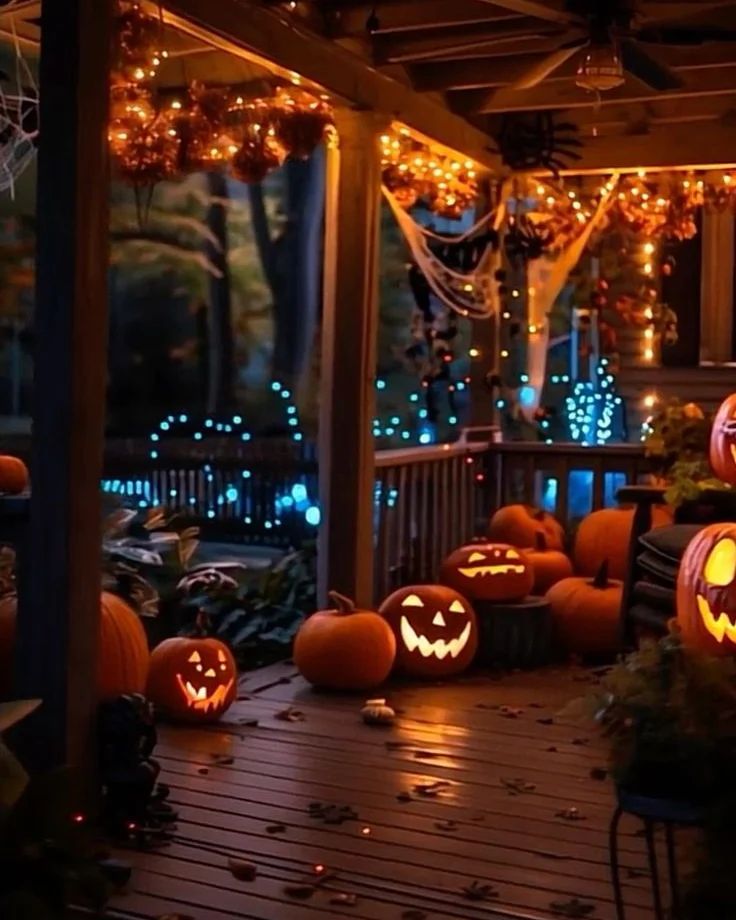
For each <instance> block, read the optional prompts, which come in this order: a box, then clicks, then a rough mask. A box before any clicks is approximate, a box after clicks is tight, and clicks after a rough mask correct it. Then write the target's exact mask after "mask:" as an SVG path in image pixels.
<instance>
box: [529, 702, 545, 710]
mask: <svg viewBox="0 0 736 920" xmlns="http://www.w3.org/2000/svg"><path fill="white" fill-rule="evenodd" d="M529 708H530V709H544V703H529Z"/></svg>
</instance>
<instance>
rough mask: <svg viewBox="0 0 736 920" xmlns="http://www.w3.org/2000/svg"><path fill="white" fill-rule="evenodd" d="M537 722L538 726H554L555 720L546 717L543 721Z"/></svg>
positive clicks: (538, 720)
mask: <svg viewBox="0 0 736 920" xmlns="http://www.w3.org/2000/svg"><path fill="white" fill-rule="evenodd" d="M537 722H538V723H539V725H554V724H555V720H554V719H553V718H552V716H548V717H547V718H544V719H537Z"/></svg>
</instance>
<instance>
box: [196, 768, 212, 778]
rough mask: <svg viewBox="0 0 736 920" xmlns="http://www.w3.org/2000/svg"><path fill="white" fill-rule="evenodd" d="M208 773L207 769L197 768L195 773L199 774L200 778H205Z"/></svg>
mask: <svg viewBox="0 0 736 920" xmlns="http://www.w3.org/2000/svg"><path fill="white" fill-rule="evenodd" d="M209 772H210V769H209V767H197V773H200V774H201V775H202V776H207V774H208V773H209Z"/></svg>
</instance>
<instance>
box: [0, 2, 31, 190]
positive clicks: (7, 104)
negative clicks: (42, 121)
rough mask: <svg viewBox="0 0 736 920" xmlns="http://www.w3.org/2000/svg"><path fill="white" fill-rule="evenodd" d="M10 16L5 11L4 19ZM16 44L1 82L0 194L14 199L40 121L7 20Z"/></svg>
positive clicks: (27, 70)
mask: <svg viewBox="0 0 736 920" xmlns="http://www.w3.org/2000/svg"><path fill="white" fill-rule="evenodd" d="M8 12H12V6H11V7H10V8H9V7H7V6H6V7H5V8H4V10H3V13H4V15H6V14H7V13H8ZM10 24H11V28H12V31H13V38H14V43H15V60H14V67H13V69H14V73H13V74H12V75H11V74H8V75H7V79H5V80H0V191H2V192H6V191H9V192H10V195H11V197H15V183H16V181H17V180H18V178H19V176H20V175H21V174H22V173H23V172H25V170H26V169H28V167H29V166H30V165H31V163H32V162H33V160H34V159H35V158H36V151H37V146H36V145H37V142H38V130H39V117H38V102H39V97H38V85H37V83H36V80H35V78H34V76H33V74H32V72H31V69H30V67H29V66H28V62H27V61H26V59H25V58H24V57H23V54H22V52H21V48H20V42H19V41H18V37H17V35H16V32H15V23H14V20H13V17H12V16H11V17H10Z"/></svg>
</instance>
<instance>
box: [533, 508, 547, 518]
mask: <svg viewBox="0 0 736 920" xmlns="http://www.w3.org/2000/svg"><path fill="white" fill-rule="evenodd" d="M532 517H533V518H534V520H535V521H543V520H544V519H545V518H546V517H547V512H546V511H545V510H544V508H535V509H534V511H533V512H532Z"/></svg>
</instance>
